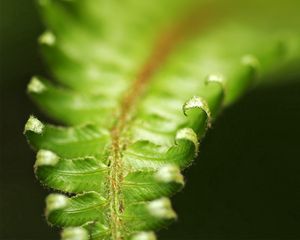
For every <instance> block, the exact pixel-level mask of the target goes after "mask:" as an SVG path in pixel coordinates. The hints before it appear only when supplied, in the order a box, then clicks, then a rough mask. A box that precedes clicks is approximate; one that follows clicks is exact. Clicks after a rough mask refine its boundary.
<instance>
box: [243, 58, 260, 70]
mask: <svg viewBox="0 0 300 240" xmlns="http://www.w3.org/2000/svg"><path fill="white" fill-rule="evenodd" d="M241 62H242V64H243V65H246V66H250V67H251V68H253V69H254V70H258V68H259V66H260V63H259V60H258V59H257V57H255V56H254V55H252V54H246V55H244V56H243V57H242V59H241Z"/></svg>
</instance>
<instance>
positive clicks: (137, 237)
mask: <svg viewBox="0 0 300 240" xmlns="http://www.w3.org/2000/svg"><path fill="white" fill-rule="evenodd" d="M130 240H156V236H155V234H154V232H138V233H136V234H134V235H133V236H132V237H131V238H130Z"/></svg>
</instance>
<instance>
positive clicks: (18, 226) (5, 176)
mask: <svg viewBox="0 0 300 240" xmlns="http://www.w3.org/2000/svg"><path fill="white" fill-rule="evenodd" d="M0 11H1V12H0V25H1V33H0V38H1V47H0V61H1V65H0V73H1V75H0V79H1V88H0V89H1V145H0V150H1V165H0V168H1V175H0V178H1V188H0V239H1V240H13V239H16V240H25V239H26V240H27V239H28V240H36V239H43V240H55V239H58V231H57V229H51V228H50V227H48V226H47V224H46V221H45V220H44V217H43V208H44V197H45V196H46V194H47V190H44V189H43V188H42V187H41V186H40V185H39V183H38V182H37V181H36V180H35V177H34V174H33V167H32V166H33V163H34V159H35V154H34V153H33V152H32V151H31V150H30V148H29V147H28V146H27V144H26V141H25V138H24V137H23V135H22V131H23V126H24V123H25V122H26V120H27V118H28V116H29V114H31V113H38V111H37V109H36V108H35V107H34V106H33V104H32V103H31V102H30V101H29V99H28V98H27V96H26V92H25V89H26V84H27V83H28V81H29V79H30V77H31V76H32V75H33V74H43V72H44V67H43V63H42V60H41V57H40V55H39V51H38V49H37V43H36V42H37V41H36V39H37V36H38V35H39V33H41V32H42V26H41V23H40V20H39V18H38V16H37V13H36V11H35V6H34V4H33V1H31V0H26V1H25V0H0ZM290 75H291V77H292V78H293V74H290ZM294 78H296V77H295V76H294ZM294 80H297V79H294ZM39 115H40V116H41V114H39ZM299 123H300V79H299V81H298V83H297V81H294V82H293V83H290V84H289V85H277V86H273V87H272V88H266V87H264V88H260V89H256V90H254V91H251V92H250V93H248V95H247V96H245V97H244V98H243V99H241V100H240V101H239V102H238V103H236V104H235V105H234V106H231V107H230V108H229V109H227V110H226V111H225V112H224V113H223V114H222V115H221V116H220V117H219V119H218V121H217V122H216V123H215V124H214V125H213V128H212V129H211V130H210V131H209V133H208V134H207V136H206V138H205V140H204V141H203V143H202V147H201V154H200V158H199V159H198V160H197V161H196V162H195V164H194V166H192V167H191V168H190V169H188V170H187V171H186V173H185V176H186V179H187V185H186V187H185V189H184V190H183V191H182V192H181V193H179V194H177V195H176V196H175V197H174V198H173V203H174V207H175V209H176V211H177V213H178V215H179V220H178V221H177V223H175V224H173V225H171V226H170V227H169V228H168V229H167V230H163V231H161V232H160V234H159V235H160V239H161V240H164V239H165V240H166V239H200V240H201V239H202V240H205V239H216V240H217V239H220V240H223V239H241V240H242V239H253V240H261V239H270V240H271V239H272V240H273V239H274V240H275V239H282V240H288V239H300V206H299V204H300V177H299V172H300V126H299Z"/></svg>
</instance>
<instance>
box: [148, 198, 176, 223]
mask: <svg viewBox="0 0 300 240" xmlns="http://www.w3.org/2000/svg"><path fill="white" fill-rule="evenodd" d="M148 210H149V213H150V214H151V215H152V216H154V217H157V218H162V219H172V218H176V217H177V215H176V213H175V212H174V210H173V209H172V205H171V201H170V200H169V199H168V198H165V197H163V198H160V199H156V200H154V201H151V202H149V203H148Z"/></svg>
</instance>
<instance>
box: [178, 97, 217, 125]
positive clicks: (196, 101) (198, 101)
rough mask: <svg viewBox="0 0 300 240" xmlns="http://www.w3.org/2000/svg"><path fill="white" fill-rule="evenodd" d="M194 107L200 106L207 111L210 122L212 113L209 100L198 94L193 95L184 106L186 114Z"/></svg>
mask: <svg viewBox="0 0 300 240" xmlns="http://www.w3.org/2000/svg"><path fill="white" fill-rule="evenodd" d="M193 108H200V109H201V110H203V111H204V112H205V113H206V116H207V119H208V123H210V120H211V113H210V110H209V107H208V104H207V102H206V101H205V100H204V99H203V98H201V97H198V96H193V97H192V98H190V99H189V100H187V101H186V102H185V103H184V104H183V106H182V110H183V113H184V115H185V116H187V111H188V110H190V109H193Z"/></svg>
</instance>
